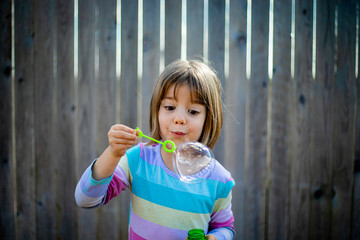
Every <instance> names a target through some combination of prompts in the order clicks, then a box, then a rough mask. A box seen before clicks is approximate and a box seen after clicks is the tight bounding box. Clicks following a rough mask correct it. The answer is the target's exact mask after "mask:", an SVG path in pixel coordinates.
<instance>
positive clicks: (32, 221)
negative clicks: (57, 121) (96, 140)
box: [14, 1, 37, 239]
mask: <svg viewBox="0 0 360 240" xmlns="http://www.w3.org/2000/svg"><path fill="white" fill-rule="evenodd" d="M14 6H15V49H16V51H15V79H14V94H15V96H14V99H15V102H14V111H15V116H16V118H15V122H14V124H15V136H14V137H15V143H14V144H15V146H14V147H15V151H16V156H15V158H16V160H15V161H16V176H14V177H15V182H16V186H15V192H16V200H15V201H16V220H15V224H16V234H17V237H18V238H19V239H35V238H36V235H37V234H36V205H35V199H36V192H35V191H36V186H35V184H36V183H35V178H36V175H35V174H36V172H35V171H36V166H35V126H34V125H35V123H34V118H35V111H34V110H35V108H34V95H35V89H34V85H35V79H34V72H33V67H34V50H35V49H34V36H35V32H34V26H33V24H32V22H33V19H34V18H33V16H34V12H33V11H34V5H33V2H32V1H15V2H14Z"/></svg>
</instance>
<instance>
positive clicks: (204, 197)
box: [127, 146, 234, 213]
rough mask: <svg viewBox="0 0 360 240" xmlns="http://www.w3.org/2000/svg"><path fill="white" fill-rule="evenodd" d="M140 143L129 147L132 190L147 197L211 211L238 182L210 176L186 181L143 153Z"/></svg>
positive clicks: (177, 206) (191, 209)
mask: <svg viewBox="0 0 360 240" xmlns="http://www.w3.org/2000/svg"><path fill="white" fill-rule="evenodd" d="M140 151H141V149H140V147H139V146H135V147H133V148H132V149H130V150H128V151H127V156H128V164H129V168H130V172H131V175H132V177H133V179H132V183H131V185H132V187H131V191H132V192H133V194H135V195H136V196H138V197H140V198H143V199H145V200H147V201H150V202H153V203H156V204H159V205H162V206H166V207H169V208H174V209H178V210H182V211H189V212H194V213H211V212H212V208H213V204H214V202H215V200H217V199H218V198H226V197H227V196H228V194H229V192H230V190H231V188H232V186H233V185H234V182H233V181H229V182H227V183H223V182H221V181H218V180H213V179H206V180H205V181H203V182H199V183H185V182H182V181H180V180H179V179H178V178H176V177H173V176H171V175H169V174H168V173H167V172H165V171H164V170H163V169H162V167H161V166H160V165H163V163H162V162H159V161H162V160H161V159H156V161H158V163H159V164H157V163H156V164H155V165H153V164H150V163H148V162H147V161H145V160H143V159H142V158H141V157H140Z"/></svg>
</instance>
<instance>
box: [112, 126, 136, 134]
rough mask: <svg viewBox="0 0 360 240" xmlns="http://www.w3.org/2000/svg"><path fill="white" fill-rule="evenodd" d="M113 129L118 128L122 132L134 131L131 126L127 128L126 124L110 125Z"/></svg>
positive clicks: (133, 132)
mask: <svg viewBox="0 0 360 240" xmlns="http://www.w3.org/2000/svg"><path fill="white" fill-rule="evenodd" d="M111 128H112V129H114V130H119V131H123V132H127V133H130V134H135V133H136V131H135V130H134V129H132V128H129V127H128V126H125V125H122V124H115V125H113V126H112V127H111Z"/></svg>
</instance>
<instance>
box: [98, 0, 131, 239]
mask: <svg viewBox="0 0 360 240" xmlns="http://www.w3.org/2000/svg"><path fill="white" fill-rule="evenodd" d="M96 7H97V20H96V21H97V30H96V31H97V32H96V34H97V38H98V42H97V44H98V45H97V46H96V48H97V49H98V54H99V55H98V63H96V64H97V65H98V68H99V69H98V75H97V79H96V103H95V105H96V114H95V116H96V142H95V144H96V153H97V155H98V156H99V155H100V154H101V153H102V152H103V151H104V150H105V148H106V147H107V146H108V145H109V141H108V138H107V132H108V131H109V129H110V127H111V125H113V124H115V123H116V101H115V100H116V21H115V20H116V1H115V0H112V1H107V2H106V4H104V3H103V2H102V1H96ZM124 7H125V6H124ZM125 9H126V8H125ZM128 10H129V9H128ZM129 61H130V59H129ZM118 212H119V201H118V199H114V200H113V201H111V202H110V203H109V204H107V205H106V206H103V207H101V208H100V209H99V219H98V223H97V224H98V225H97V228H98V237H101V238H104V239H117V238H120V237H119V233H120V230H119V229H118V228H117V227H110V226H117V225H118V224H119V214H118ZM121 223H122V224H123V225H125V224H124V222H121Z"/></svg>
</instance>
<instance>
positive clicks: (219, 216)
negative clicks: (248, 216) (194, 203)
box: [211, 203, 233, 222]
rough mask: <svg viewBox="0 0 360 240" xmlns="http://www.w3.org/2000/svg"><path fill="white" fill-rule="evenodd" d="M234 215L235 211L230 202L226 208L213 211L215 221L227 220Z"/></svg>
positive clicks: (212, 215) (212, 217)
mask: <svg viewBox="0 0 360 240" xmlns="http://www.w3.org/2000/svg"><path fill="white" fill-rule="evenodd" d="M232 215H233V213H232V211H231V203H230V204H229V205H228V206H227V207H226V208H225V209H223V210H220V211H218V212H214V213H212V214H211V219H212V221H214V222H225V221H227V220H228V219H229V217H230V216H232Z"/></svg>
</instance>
